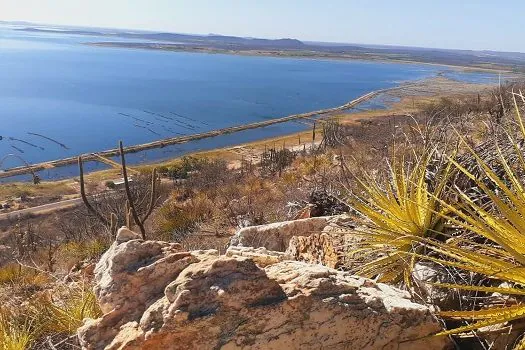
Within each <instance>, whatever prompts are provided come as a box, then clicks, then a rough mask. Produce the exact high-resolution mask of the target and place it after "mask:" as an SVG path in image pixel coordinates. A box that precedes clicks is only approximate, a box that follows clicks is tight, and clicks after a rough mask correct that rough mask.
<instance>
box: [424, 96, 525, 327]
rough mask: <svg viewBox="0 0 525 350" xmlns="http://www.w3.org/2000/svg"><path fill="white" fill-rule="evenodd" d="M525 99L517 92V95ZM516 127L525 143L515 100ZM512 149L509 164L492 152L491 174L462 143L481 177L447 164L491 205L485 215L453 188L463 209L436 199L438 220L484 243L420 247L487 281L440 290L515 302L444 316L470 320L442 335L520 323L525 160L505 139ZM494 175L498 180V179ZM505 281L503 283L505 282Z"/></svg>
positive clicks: (524, 289)
mask: <svg viewBox="0 0 525 350" xmlns="http://www.w3.org/2000/svg"><path fill="white" fill-rule="evenodd" d="M517 96H518V97H519V98H520V99H522V100H523V99H524V97H523V95H522V94H521V93H520V94H519V95H517ZM514 100H515V107H516V116H517V124H518V126H519V130H520V132H521V135H520V138H525V126H524V123H523V120H522V117H521V114H520V109H519V108H518V104H517V103H516V95H515V96H514ZM508 137H509V140H510V143H511V144H512V145H513V147H514V148H515V156H516V157H515V159H516V160H517V161H516V162H514V164H509V162H508V160H507V159H506V158H505V157H504V156H503V153H502V152H501V150H500V149H499V148H497V150H498V152H497V155H498V157H497V162H496V163H497V166H498V167H499V168H500V170H501V169H503V171H499V172H496V171H495V169H494V163H495V162H494V161H492V162H491V165H492V166H489V163H488V162H487V161H486V160H484V159H482V158H481V157H480V156H479V155H478V154H477V153H476V152H475V151H474V150H473V149H472V148H470V147H469V146H468V145H467V144H466V143H465V147H466V149H467V150H468V152H469V153H470V154H471V156H472V157H474V159H475V160H476V161H477V164H478V167H479V168H480V169H481V176H475V175H473V173H472V171H470V170H467V169H465V168H464V167H463V166H462V165H461V164H459V163H458V162H456V161H455V160H454V159H450V163H451V164H453V165H454V166H455V167H456V168H457V169H458V171H460V172H461V173H463V174H464V175H465V176H467V177H468V178H469V179H470V180H471V181H472V182H473V183H475V184H476V186H477V187H478V189H479V190H480V192H481V193H482V194H483V195H484V196H485V197H486V198H487V199H488V200H489V201H490V204H491V205H490V210H489V209H486V206H485V205H483V206H482V205H481V204H479V203H477V201H475V200H474V199H473V198H471V196H469V195H468V194H466V193H465V192H464V191H462V190H460V189H456V190H457V193H458V196H459V197H460V199H461V200H462V201H463V202H464V203H465V205H464V206H463V207H462V208H458V207H457V206H454V205H451V204H448V203H446V202H445V201H443V200H441V199H438V201H439V203H440V204H441V205H442V206H443V207H444V208H445V209H446V210H447V211H448V214H443V215H442V217H443V218H444V219H446V220H447V221H449V222H450V223H452V224H454V225H456V226H457V227H459V228H460V229H462V230H463V231H464V232H470V233H474V234H475V235H477V236H479V237H481V238H483V239H484V240H478V242H472V241H466V240H462V239H457V240H450V241H448V242H447V243H442V242H437V241H435V240H420V243H421V245H422V246H425V247H426V249H428V250H429V251H433V252H435V253H436V255H434V256H427V257H422V256H419V257H420V258H426V259H429V260H431V261H434V262H436V263H439V264H443V265H445V266H450V267H454V268H458V269H462V270H466V271H470V272H473V273H476V274H480V275H484V276H486V278H487V280H490V281H492V283H490V284H489V286H473V285H460V284H440V285H439V286H441V287H446V288H454V289H459V290H468V291H475V292H480V293H499V294H503V295H513V296H515V300H516V302H513V303H512V302H511V303H507V305H503V306H493V307H484V306H483V305H478V307H477V308H475V309H473V310H462V311H445V312H441V313H440V314H441V316H443V317H446V318H451V319H456V320H464V321H466V320H471V321H473V322H472V323H471V324H468V325H466V326H462V327H459V328H456V329H452V330H448V331H446V332H443V333H441V334H444V335H445V334H457V333H462V332H467V331H471V330H475V329H478V328H481V327H485V326H491V325H496V324H501V323H504V322H510V321H513V320H516V319H522V318H525V303H524V302H523V301H525V299H524V298H523V297H525V182H524V179H523V176H521V175H520V174H523V173H524V171H525V158H524V155H523V151H522V150H521V148H520V147H519V140H518V139H516V138H515V137H512V136H510V134H509V135H508ZM498 174H499V175H498ZM504 282H506V283H504Z"/></svg>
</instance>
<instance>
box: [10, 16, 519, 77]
mask: <svg viewBox="0 0 525 350" xmlns="http://www.w3.org/2000/svg"><path fill="white" fill-rule="evenodd" d="M0 24H9V25H13V26H16V27H17V28H15V30H19V31H26V32H40V33H54V34H70V35H71V34H74V35H85V36H93V37H97V40H96V42H94V43H93V44H95V45H101V46H116V47H134V48H141V49H156V50H159V49H161V50H178V51H211V52H225V53H232V52H234V53H250V54H262V55H279V56H293V57H321V58H340V59H352V58H354V59H356V58H357V59H383V60H395V61H415V62H424V63H436V64H449V65H458V66H471V67H480V68H498V69H505V70H514V71H517V72H525V53H519V52H498V51H489V50H486V51H475V50H452V49H432V48H419V47H404V46H386V45H385V46H382V45H363V44H344V43H318V42H303V41H300V40H298V39H290V38H284V39H260V38H245V37H237V36H225V35H219V34H209V35H197V34H180V33H156V32H148V31H132V30H118V29H106V28H82V27H64V26H43V25H35V24H30V23H27V22H2V21H0ZM100 38H104V39H103V40H100ZM106 38H107V39H108V40H106ZM110 38H124V39H131V40H129V42H122V41H120V42H116V41H115V42H114V41H110Z"/></svg>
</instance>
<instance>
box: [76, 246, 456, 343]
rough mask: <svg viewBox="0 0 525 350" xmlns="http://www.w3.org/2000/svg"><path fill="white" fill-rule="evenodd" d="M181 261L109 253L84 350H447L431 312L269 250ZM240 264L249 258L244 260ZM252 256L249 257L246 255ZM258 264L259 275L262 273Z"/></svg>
mask: <svg viewBox="0 0 525 350" xmlns="http://www.w3.org/2000/svg"><path fill="white" fill-rule="evenodd" d="M229 254H230V255H231V256H229V257H228V256H222V257H219V256H218V255H217V252H216V251H199V252H182V251H181V250H180V247H179V246H178V245H174V244H169V243H165V242H154V241H141V240H131V241H128V242H123V243H120V244H117V243H115V244H113V245H112V246H111V248H110V249H109V250H108V251H107V252H106V254H104V256H103V257H102V259H101V261H100V262H99V263H98V264H97V267H96V269H95V278H96V283H97V285H96V287H95V293H96V295H97V298H98V300H99V302H100V304H101V307H102V309H103V311H104V316H102V317H101V318H100V319H97V320H88V321H86V322H85V324H84V326H83V327H81V329H80V330H79V339H80V342H81V345H82V347H83V348H84V349H97V350H98V349H204V350H206V349H321V348H323V349H425V350H431V349H444V348H447V347H448V346H449V341H448V339H447V338H444V337H427V336H428V335H431V334H433V333H435V332H438V331H440V330H441V327H440V324H439V322H438V321H437V320H436V319H435V318H434V316H433V315H432V313H431V312H430V310H429V309H428V308H427V307H425V306H423V305H420V304H416V303H413V302H411V300H410V297H409V295H408V294H407V293H405V292H403V291H400V290H397V289H395V288H392V287H389V286H387V285H384V284H377V283H375V282H373V281H371V280H368V279H364V278H359V277H355V276H352V275H350V274H348V273H345V272H341V271H337V270H334V269H330V268H327V267H324V266H321V265H312V264H307V263H304V262H298V261H286V260H283V259H284V257H283V255H282V254H274V253H269V254H268V256H271V258H267V259H265V258H262V255H264V250H255V251H254V250H250V249H248V250H243V249H237V250H234V251H230V253H229ZM243 254H244V256H242V255H243ZM250 254H252V255H253V256H252V257H247V255H250ZM256 260H258V261H261V262H262V265H265V266H266V267H261V266H260V265H257V264H256V262H255V261H256Z"/></svg>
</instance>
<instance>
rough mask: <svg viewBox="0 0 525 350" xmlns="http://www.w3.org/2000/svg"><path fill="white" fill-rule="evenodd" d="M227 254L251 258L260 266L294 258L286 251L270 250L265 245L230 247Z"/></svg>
mask: <svg viewBox="0 0 525 350" xmlns="http://www.w3.org/2000/svg"><path fill="white" fill-rule="evenodd" d="M226 256H228V257H247V258H251V259H252V260H253V261H254V262H255V263H256V264H257V265H258V266H260V267H265V266H268V265H272V264H276V263H278V262H280V261H284V260H293V258H292V257H291V256H289V255H288V254H286V253H281V252H274V251H270V250H268V249H266V248H264V247H260V248H253V247H229V248H228V250H226Z"/></svg>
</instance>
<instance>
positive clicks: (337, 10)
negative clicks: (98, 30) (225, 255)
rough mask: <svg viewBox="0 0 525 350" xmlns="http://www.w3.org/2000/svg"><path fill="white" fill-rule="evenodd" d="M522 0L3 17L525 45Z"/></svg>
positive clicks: (275, 0)
mask: <svg viewBox="0 0 525 350" xmlns="http://www.w3.org/2000/svg"><path fill="white" fill-rule="evenodd" d="M524 13H525V1H522V0H507V1H502V2H499V1H494V0H477V1H474V0H397V1H394V0H375V1H368V0H360V1H357V0H208V1H205V0H0V20H7V21H11V20H17V21H30V22H38V23H47V24H66V25H79V26H94V27H108V28H125V29H145V30H153V31H169V32H177V33H195V34H209V33H214V34H223V35H236V36H245V37H260V38H285V37H286V38H296V39H300V40H305V41H326V42H341V43H361V44H385V45H403V46H418V47H435V48H454V49H476V50H479V49H489V50H499V51H519V52H525V40H523V39H522V38H523V32H522V28H523V24H522V23H523V14H524Z"/></svg>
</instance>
